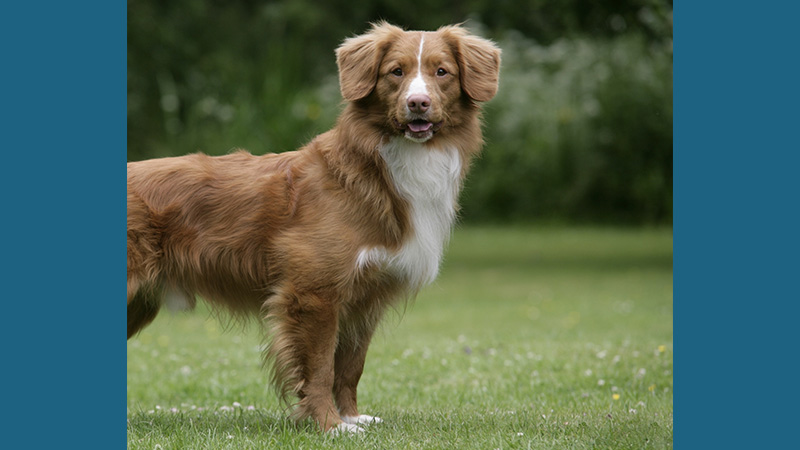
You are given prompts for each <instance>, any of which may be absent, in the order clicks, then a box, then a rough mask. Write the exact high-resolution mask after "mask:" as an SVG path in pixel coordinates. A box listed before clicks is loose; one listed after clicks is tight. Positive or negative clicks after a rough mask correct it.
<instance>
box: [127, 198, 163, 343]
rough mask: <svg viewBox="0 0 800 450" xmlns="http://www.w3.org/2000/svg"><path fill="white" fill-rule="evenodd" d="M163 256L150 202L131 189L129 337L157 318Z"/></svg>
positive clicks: (129, 214)
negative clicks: (160, 267) (160, 263)
mask: <svg viewBox="0 0 800 450" xmlns="http://www.w3.org/2000/svg"><path fill="white" fill-rule="evenodd" d="M161 257H162V252H161V248H160V245H159V233H158V231H157V230H156V227H154V226H153V220H152V216H151V214H150V210H149V208H148V207H147V205H145V204H144V202H143V201H142V199H141V198H139V196H137V195H135V194H133V193H131V192H130V189H129V192H128V339H130V338H131V336H133V335H134V334H136V333H137V332H139V330H141V329H142V328H144V327H145V326H146V325H147V324H149V323H150V322H152V321H153V319H155V317H156V315H157V314H158V310H159V309H160V308H161V298H160V297H161V293H160V289H158V288H157V286H158V285H159V283H158V276H159V262H160V260H161Z"/></svg>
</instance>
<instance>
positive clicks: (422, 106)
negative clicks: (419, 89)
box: [406, 94, 431, 114]
mask: <svg viewBox="0 0 800 450" xmlns="http://www.w3.org/2000/svg"><path fill="white" fill-rule="evenodd" d="M406 104H407V105H408V109H409V110H410V111H411V112H412V113H417V114H421V113H424V112H426V111H427V110H428V108H430V106H431V98H430V97H428V96H427V95H425V94H413V95H411V96H409V97H408V100H406Z"/></svg>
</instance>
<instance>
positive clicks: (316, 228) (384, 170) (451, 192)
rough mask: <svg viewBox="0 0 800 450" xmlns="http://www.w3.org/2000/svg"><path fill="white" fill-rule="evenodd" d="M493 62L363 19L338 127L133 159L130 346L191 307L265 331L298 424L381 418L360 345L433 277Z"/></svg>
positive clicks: (454, 32) (346, 58)
mask: <svg viewBox="0 0 800 450" xmlns="http://www.w3.org/2000/svg"><path fill="white" fill-rule="evenodd" d="M500 55H501V51H500V49H499V48H498V47H497V46H496V45H495V44H494V43H493V42H491V41H489V40H487V39H484V38H481V37H477V36H474V35H471V34H469V32H468V31H467V30H466V29H464V28H463V27H461V26H458V25H456V26H445V27H442V28H439V29H438V30H436V31H434V32H421V31H404V30H403V29H401V28H399V27H396V26H394V25H390V24H388V23H386V22H380V23H376V24H372V26H371V28H370V29H369V30H368V31H367V32H366V33H365V34H363V35H360V36H356V37H352V38H348V39H345V41H344V42H343V43H342V44H341V46H340V47H339V48H338V49H337V50H336V62H337V65H338V68H339V83H340V89H341V93H342V96H343V98H344V100H345V102H344V107H343V110H342V112H341V114H340V116H339V118H338V120H337V123H336V125H335V126H334V128H333V129H331V130H330V131H328V132H325V133H323V134H321V135H319V136H317V137H316V138H314V139H313V140H311V142H310V143H308V144H307V145H306V146H304V147H302V148H301V149H299V150H297V151H293V152H286V153H279V154H266V155H263V156H253V155H251V154H249V153H247V152H245V151H236V152H234V153H231V154H228V155H225V156H218V157H210V156H206V155H203V154H192V155H187V156H181V157H171V158H160V159H151V160H145V161H139V162H130V163H128V189H127V202H128V205H127V206H128V209H127V222H128V230H127V231H128V237H127V243H128V256H127V259H128V302H127V312H128V339H130V338H131V336H133V335H135V334H136V333H138V332H139V331H140V330H141V329H142V328H143V327H145V326H146V325H147V324H149V323H150V322H151V321H152V320H153V319H154V318H155V317H156V315H157V314H158V312H159V309H160V308H161V306H162V305H163V304H164V303H178V304H184V305H186V306H188V307H193V306H194V305H195V302H196V298H197V297H200V298H202V299H203V300H204V301H206V302H208V303H209V304H210V305H211V306H212V307H217V308H219V309H222V310H227V311H229V312H230V314H231V315H232V317H258V319H259V321H260V322H262V323H264V324H265V330H267V333H268V341H267V342H268V344H267V346H266V350H265V362H269V363H271V364H270V365H268V366H270V367H271V368H272V380H271V381H272V383H273V384H274V386H275V387H276V389H277V391H278V393H279V395H280V397H281V398H282V400H284V401H285V402H287V403H290V404H291V403H294V411H293V416H294V418H295V419H297V420H302V419H306V418H309V417H310V418H312V419H313V420H314V421H316V423H317V424H318V425H319V427H320V429H321V430H323V431H332V432H360V431H363V430H364V428H363V426H364V425H366V424H369V423H375V422H380V421H381V419H379V418H377V417H373V416H369V415H366V414H359V411H358V408H357V405H356V388H357V385H358V382H359V379H360V378H361V374H362V371H363V368H364V360H365V357H366V353H367V347H368V346H369V343H370V340H371V338H372V335H373V332H374V331H375V328H376V326H377V325H378V323H379V321H380V319H381V316H382V314H383V313H384V311H385V310H386V309H387V307H388V306H391V305H394V304H396V303H397V302H401V301H404V300H405V299H408V298H410V297H413V296H414V294H416V293H417V292H418V290H419V289H420V288H421V287H423V286H424V285H426V284H429V283H431V282H432V281H433V280H434V279H435V278H436V276H437V273H438V270H439V263H440V262H441V259H442V253H443V250H444V247H445V245H446V243H447V241H448V238H449V235H450V232H451V229H452V226H453V224H454V221H455V220H456V216H457V211H458V204H457V199H458V193H459V191H460V189H461V187H462V184H463V181H464V178H465V176H466V174H467V171H468V168H469V166H470V162H471V161H472V160H473V159H474V157H475V156H476V155H477V154H478V153H479V152H480V150H481V147H482V146H483V138H482V131H481V106H480V105H481V102H486V101H488V100H490V99H492V98H493V97H494V95H495V94H496V92H497V89H498V82H499V72H500ZM196 296H197V297H196ZM290 400H291V401H290Z"/></svg>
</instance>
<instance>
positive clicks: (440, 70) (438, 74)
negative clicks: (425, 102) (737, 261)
mask: <svg viewBox="0 0 800 450" xmlns="http://www.w3.org/2000/svg"><path fill="white" fill-rule="evenodd" d="M445 75H447V71H446V70H444V69H442V68H441V67H440V68H439V70H437V71H436V76H439V77H443V76H445Z"/></svg>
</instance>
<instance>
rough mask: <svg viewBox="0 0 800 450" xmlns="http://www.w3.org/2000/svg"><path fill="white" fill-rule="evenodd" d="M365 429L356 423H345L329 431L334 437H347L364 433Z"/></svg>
mask: <svg viewBox="0 0 800 450" xmlns="http://www.w3.org/2000/svg"><path fill="white" fill-rule="evenodd" d="M363 432H364V429H363V428H361V427H360V426H358V425H356V424H354V423H347V422H343V423H340V424H339V425H336V426H335V427H333V428H331V429H330V430H328V433H330V434H331V435H332V436H347V435H351V434H358V433H363Z"/></svg>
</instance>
